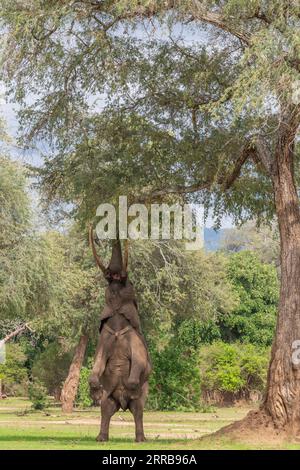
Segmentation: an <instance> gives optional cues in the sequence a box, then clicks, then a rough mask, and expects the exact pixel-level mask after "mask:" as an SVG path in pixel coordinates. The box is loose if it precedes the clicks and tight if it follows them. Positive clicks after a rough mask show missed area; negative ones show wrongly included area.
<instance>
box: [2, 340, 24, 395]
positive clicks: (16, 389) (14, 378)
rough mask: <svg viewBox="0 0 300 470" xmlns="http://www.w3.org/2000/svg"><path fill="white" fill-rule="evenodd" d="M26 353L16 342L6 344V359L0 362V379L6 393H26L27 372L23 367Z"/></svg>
mask: <svg viewBox="0 0 300 470" xmlns="http://www.w3.org/2000/svg"><path fill="white" fill-rule="evenodd" d="M25 362H26V355H25V354H24V350H23V348H22V347H21V346H20V345H18V344H16V343H11V344H6V361H5V363H4V364H0V379H2V384H3V386H4V389H5V392H6V393H7V394H8V395H19V396H20V395H21V396H22V395H24V394H26V393H27V387H28V374H27V369H26V367H25Z"/></svg>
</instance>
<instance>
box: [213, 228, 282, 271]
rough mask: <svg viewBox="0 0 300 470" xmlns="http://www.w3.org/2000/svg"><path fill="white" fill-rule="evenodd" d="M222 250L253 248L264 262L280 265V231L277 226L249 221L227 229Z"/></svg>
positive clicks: (223, 237)
mask: <svg viewBox="0 0 300 470" xmlns="http://www.w3.org/2000/svg"><path fill="white" fill-rule="evenodd" d="M221 250H224V251H225V252H231V253H237V252H239V251H241V250H251V251H253V252H255V253H256V254H257V256H258V257H259V259H260V260H261V261H262V262H263V263H267V264H274V265H275V266H277V267H278V266H279V265H280V259H279V250H280V246H279V233H278V230H277V229H276V227H275V226H271V227H266V226H263V227H256V226H255V224H254V223H250V222H249V223H246V224H244V225H243V226H242V227H239V228H231V229H226V231H225V232H224V234H223V236H222V238H221Z"/></svg>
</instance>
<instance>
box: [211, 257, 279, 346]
mask: <svg viewBox="0 0 300 470" xmlns="http://www.w3.org/2000/svg"><path fill="white" fill-rule="evenodd" d="M228 276H229V279H230V280H231V282H232V284H233V288H234V291H235V292H236V294H237V295H238V297H239V302H238V303H237V306H236V307H235V308H234V309H233V311H232V312H230V313H229V314H228V315H226V316H224V317H223V318H221V319H220V323H221V330H222V336H223V339H225V340H226V339H227V340H228V339H229V340H230V341H232V340H233V341H236V340H239V341H241V342H248V343H251V344H256V345H258V346H271V344H272V339H273V336H274V331H275V325H276V313H277V305H278V297H279V285H278V278H277V272H276V269H275V268H274V266H272V265H269V264H264V263H261V262H260V261H259V259H258V258H257V256H256V255H255V254H254V253H252V252H250V251H241V252H240V253H235V254H233V255H231V256H230V257H229V259H228Z"/></svg>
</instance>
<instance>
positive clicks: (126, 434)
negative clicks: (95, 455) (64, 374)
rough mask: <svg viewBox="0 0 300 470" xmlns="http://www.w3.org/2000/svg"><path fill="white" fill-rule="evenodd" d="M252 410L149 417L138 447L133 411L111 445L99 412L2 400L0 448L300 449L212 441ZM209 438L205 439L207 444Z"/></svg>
mask: <svg viewBox="0 0 300 470" xmlns="http://www.w3.org/2000/svg"><path fill="white" fill-rule="evenodd" d="M248 411H249V407H230V408H219V409H217V410H216V411H214V412H212V413H179V412H149V411H148V412H145V417H144V423H145V434H146V437H147V441H146V442H145V443H142V444H136V443H135V442H134V423H133V418H132V416H131V414H130V413H129V412H126V413H123V412H122V413H116V415H115V416H114V417H113V419H112V423H111V428H110V437H111V439H110V441H109V442H108V443H98V442H96V441H95V437H96V435H97V434H98V430H99V414H100V413H99V410H98V409H97V408H90V409H87V410H76V411H75V412H74V413H73V414H72V415H63V414H62V413H61V410H60V407H59V406H54V405H51V407H50V408H48V409H47V410H46V411H39V412H37V411H33V410H32V409H31V406H30V403H29V402H28V401H27V400H26V399H20V398H13V399H11V398H10V399H6V400H2V401H0V449H2V450H3V449H91V450H93V449H94V450H99V449H103V450H113V449H116V450H117V449H119V450H122V449H147V450H150V449H153V450H166V449H183V450H188V449H249V448H252V449H254V448H255V449H262V448H264V449H266V448H270V449H272V448H277V449H278V448H280V449H300V444H295V443H294V444H288V443H286V444H283V445H280V446H278V445H277V446H274V444H273V445H272V444H270V446H264V447H262V446H261V445H260V444H256V445H253V444H247V443H242V442H238V441H230V440H228V439H225V438H222V439H220V438H218V439H217V438H216V437H215V436H209V435H210V433H212V432H214V431H216V430H218V429H220V428H221V427H222V426H225V425H227V424H229V423H231V422H233V421H235V420H238V419H241V418H242V417H243V416H245V415H246V413H247V412H248ZM204 436H208V437H205V439H201V438H203V437H204Z"/></svg>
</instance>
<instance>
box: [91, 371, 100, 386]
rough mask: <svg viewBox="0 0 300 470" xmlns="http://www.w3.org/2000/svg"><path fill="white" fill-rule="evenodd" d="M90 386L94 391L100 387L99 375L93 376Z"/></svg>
mask: <svg viewBox="0 0 300 470" xmlns="http://www.w3.org/2000/svg"><path fill="white" fill-rule="evenodd" d="M89 385H90V387H91V388H92V389H97V388H99V387H100V382H99V377H98V375H97V374H91V375H90V377H89Z"/></svg>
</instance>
